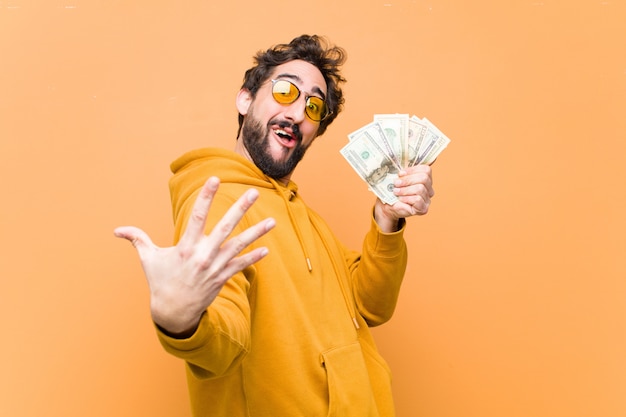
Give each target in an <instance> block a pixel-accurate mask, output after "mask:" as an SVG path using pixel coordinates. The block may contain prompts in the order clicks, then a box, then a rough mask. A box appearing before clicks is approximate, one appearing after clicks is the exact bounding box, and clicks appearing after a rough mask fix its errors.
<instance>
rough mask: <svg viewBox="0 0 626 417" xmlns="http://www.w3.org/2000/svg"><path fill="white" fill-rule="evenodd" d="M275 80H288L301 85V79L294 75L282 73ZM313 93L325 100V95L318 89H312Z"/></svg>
mask: <svg viewBox="0 0 626 417" xmlns="http://www.w3.org/2000/svg"><path fill="white" fill-rule="evenodd" d="M275 78H289V79H291V80H294V81H299V82H300V83H302V78H300V77H299V76H297V75H295V74H289V73H283V74H278V75H276V76H275ZM313 92H314V93H317V94H319V95H320V96H322V99H323V100H326V94H324V92H323V91H322V90H321V89H320V88H319V87H317V86H315V87H313Z"/></svg>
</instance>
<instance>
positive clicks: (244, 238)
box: [220, 218, 276, 262]
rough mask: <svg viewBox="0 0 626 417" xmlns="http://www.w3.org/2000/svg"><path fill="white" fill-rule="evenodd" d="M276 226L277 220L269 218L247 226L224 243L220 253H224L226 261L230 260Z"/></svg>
mask: <svg viewBox="0 0 626 417" xmlns="http://www.w3.org/2000/svg"><path fill="white" fill-rule="evenodd" d="M274 226H276V221H275V220H274V219H272V218H269V219H265V220H263V221H261V222H259V223H257V224H255V225H254V226H251V227H249V228H247V229H246V230H244V231H243V232H241V233H239V234H238V235H237V236H233V237H232V238H231V239H229V240H228V242H226V243H225V244H224V245H222V249H221V251H220V255H223V256H224V257H225V259H226V262H229V261H230V259H232V258H234V257H235V256H237V255H239V254H240V253H241V252H242V251H243V250H244V249H245V248H247V247H248V246H249V245H250V244H251V243H252V242H254V241H255V240H257V239H258V238H260V237H261V236H263V235H264V234H266V233H267V232H269V231H270V230H272V229H273V228H274Z"/></svg>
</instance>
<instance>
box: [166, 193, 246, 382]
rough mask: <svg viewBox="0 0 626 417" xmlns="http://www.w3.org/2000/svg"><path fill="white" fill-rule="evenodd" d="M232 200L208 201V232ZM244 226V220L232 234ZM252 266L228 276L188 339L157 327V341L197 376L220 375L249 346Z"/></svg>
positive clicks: (179, 225) (180, 217) (186, 208)
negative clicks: (164, 331)
mask: <svg viewBox="0 0 626 417" xmlns="http://www.w3.org/2000/svg"><path fill="white" fill-rule="evenodd" d="M196 194H197V193H194V194H193V195H192V196H190V198H189V199H188V201H187V202H186V204H184V205H182V206H181V208H180V211H179V212H178V213H176V215H175V225H176V230H175V236H176V238H175V241H178V239H179V237H180V236H181V235H182V233H183V231H184V229H185V226H186V223H187V219H188V217H189V215H190V213H191V209H192V206H193V201H195V196H196ZM233 202H234V201H229V199H228V198H218V196H216V198H215V199H214V201H213V202H212V204H211V209H210V212H209V218H208V219H207V224H206V229H205V230H206V231H207V233H209V232H210V230H212V229H213V227H214V225H215V224H216V223H217V222H218V221H219V219H221V217H222V216H223V214H224V213H225V212H226V211H227V210H228V208H229V207H230V206H231V205H232V203H233ZM246 227H247V226H246V224H245V220H242V222H241V223H240V224H239V226H238V227H237V229H235V231H233V234H237V233H238V229H239V230H243V229H245V228H246ZM255 273H256V269H255V267H254V266H251V267H248V268H246V269H245V270H244V271H242V272H240V273H237V274H236V275H234V276H233V277H232V278H230V279H229V280H228V281H227V282H226V284H225V285H224V287H223V288H222V290H221V291H220V293H219V295H218V296H217V298H216V299H215V300H214V301H213V303H212V304H211V305H210V306H209V307H208V308H207V310H206V312H205V313H204V314H203V316H202V318H201V320H200V323H199V325H198V328H197V330H196V332H195V333H194V334H193V335H192V336H191V337H189V338H187V339H176V338H172V337H170V336H168V335H167V334H165V333H163V332H162V331H161V330H160V329H159V328H158V327H157V329H156V331H157V335H158V338H159V341H160V342H161V344H162V345H163V347H164V348H165V350H166V351H167V352H169V353H171V354H172V355H174V356H176V357H178V358H180V359H183V360H185V361H186V362H187V364H188V366H189V369H190V370H191V371H192V372H193V373H194V375H195V376H196V377H198V378H201V379H204V378H212V377H216V376H221V375H224V374H227V373H228V372H230V370H232V369H234V368H235V367H236V366H237V365H238V364H239V363H240V362H241V360H242V359H243V358H244V357H245V354H246V353H247V352H248V350H249V347H250V305H249V302H248V297H247V295H248V290H249V288H250V280H251V279H253V278H254V275H255Z"/></svg>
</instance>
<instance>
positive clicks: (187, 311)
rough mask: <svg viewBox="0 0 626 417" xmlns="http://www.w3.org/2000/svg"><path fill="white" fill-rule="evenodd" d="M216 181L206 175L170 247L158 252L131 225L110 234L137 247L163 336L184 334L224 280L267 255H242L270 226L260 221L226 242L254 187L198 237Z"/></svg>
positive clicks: (258, 251)
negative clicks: (207, 230)
mask: <svg viewBox="0 0 626 417" xmlns="http://www.w3.org/2000/svg"><path fill="white" fill-rule="evenodd" d="M218 187H219V179H217V178H216V177H211V178H209V179H208V180H207V182H206V183H205V184H204V186H203V187H202V189H201V191H200V194H199V195H198V198H197V199H196V202H195V203H194V206H193V209H192V213H191V216H190V217H189V220H188V224H187V227H186V229H185V232H184V234H183V236H182V237H181V239H180V241H179V242H178V244H177V245H176V246H171V247H167V248H161V247H158V246H156V245H155V244H154V243H152V240H151V239H150V237H149V236H148V235H147V234H146V233H145V232H144V231H143V230H141V229H139V228H137V227H134V226H124V227H118V228H116V229H115V232H114V233H115V236H117V237H120V238H124V239H127V240H128V241H130V242H131V243H132V244H133V246H134V247H135V248H136V249H137V252H138V254H139V258H140V260H141V265H142V267H143V270H144V273H145V275H146V279H147V280H148V285H149V287H150V310H151V313H152V319H153V320H154V322H155V323H156V324H157V325H158V326H160V327H161V328H162V329H163V330H165V331H166V332H168V333H170V334H172V335H177V336H181V337H183V336H190V335H191V334H193V332H194V331H195V329H196V328H197V326H198V323H199V321H200V318H201V317H202V314H203V313H204V311H205V310H206V308H207V307H208V306H209V305H210V304H211V303H212V302H213V300H214V299H215V297H217V294H218V293H219V292H220V290H221V289H222V287H223V286H224V284H225V283H226V281H227V280H228V279H229V278H231V277H232V276H233V275H235V274H236V273H237V272H239V271H242V270H243V269H244V268H247V267H248V266H250V265H252V264H253V263H255V262H257V261H259V260H260V259H261V258H263V257H264V256H265V255H267V253H268V250H267V248H264V247H260V248H256V249H254V250H251V251H249V252H247V253H245V254H243V255H240V253H241V252H242V251H243V250H244V249H245V248H246V247H247V246H248V245H250V244H251V243H252V242H254V241H255V240H257V239H258V238H259V237H261V236H263V235H264V234H265V233H267V232H268V231H269V230H271V229H272V228H273V227H274V226H275V221H274V219H272V218H268V219H265V220H263V221H261V222H259V223H257V224H256V225H254V226H251V227H249V228H248V229H246V230H244V231H243V232H241V233H240V234H238V235H236V236H233V237H231V238H230V239H228V237H229V235H230V234H231V232H232V231H233V230H234V228H235V227H236V226H237V224H238V223H239V221H240V220H241V218H242V217H243V215H244V214H245V212H246V211H247V210H248V209H249V208H250V207H251V206H252V204H253V203H254V202H255V201H256V199H257V198H258V196H259V193H258V191H257V190H255V189H250V190H248V191H246V192H245V193H244V194H243V195H242V196H241V197H240V198H239V199H238V200H237V201H236V202H235V204H233V205H232V207H231V208H230V209H229V210H228V211H227V212H226V214H225V215H224V217H222V219H221V220H220V221H219V222H218V223H217V224H216V226H215V227H214V228H213V230H212V231H211V232H210V233H209V234H208V235H205V234H204V228H205V225H206V219H207V215H208V212H209V208H210V206H211V201H212V200H213V197H214V196H215V193H216V192H217V189H218Z"/></svg>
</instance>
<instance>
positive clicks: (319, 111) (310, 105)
mask: <svg viewBox="0 0 626 417" xmlns="http://www.w3.org/2000/svg"><path fill="white" fill-rule="evenodd" d="M305 111H306V114H307V116H309V117H310V118H311V120H313V121H315V122H319V121H321V120H322V119H324V117H326V103H325V102H324V100H322V99H321V98H319V97H309V98H308V100H307V101H306V109H305Z"/></svg>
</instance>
